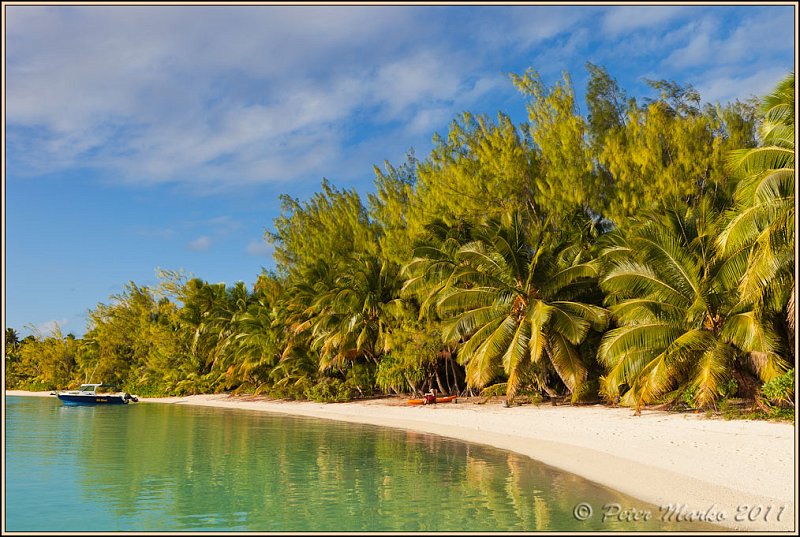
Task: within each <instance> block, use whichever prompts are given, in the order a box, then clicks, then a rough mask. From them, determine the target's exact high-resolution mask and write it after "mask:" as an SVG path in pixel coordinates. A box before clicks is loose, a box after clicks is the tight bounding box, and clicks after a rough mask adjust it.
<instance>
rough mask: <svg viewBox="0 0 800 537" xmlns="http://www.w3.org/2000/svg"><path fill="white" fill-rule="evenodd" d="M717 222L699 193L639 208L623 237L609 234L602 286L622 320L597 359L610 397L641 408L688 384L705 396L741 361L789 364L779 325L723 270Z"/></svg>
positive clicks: (701, 400)
mask: <svg viewBox="0 0 800 537" xmlns="http://www.w3.org/2000/svg"><path fill="white" fill-rule="evenodd" d="M717 222H719V218H718V215H717V214H716V212H715V211H713V210H712V208H711V207H710V206H709V204H708V203H701V204H700V206H699V207H698V208H696V209H694V210H688V209H685V210H678V209H674V210H669V211H666V212H664V213H661V214H655V213H653V214H647V215H643V216H642V218H641V219H640V220H639V223H638V224H636V225H634V226H633V228H632V231H631V233H629V234H628V236H627V237H622V236H621V235H617V236H616V237H614V238H609V239H607V240H609V242H610V247H609V248H608V249H607V250H606V251H605V252H604V254H605V255H604V256H603V257H604V259H605V261H606V263H607V264H608V271H607V273H606V274H605V275H604V277H603V278H602V279H601V287H602V289H603V290H604V291H605V292H606V293H607V295H608V298H607V301H608V302H609V304H610V310H611V313H612V315H613V319H614V320H615V322H616V323H617V325H618V327H617V328H614V329H612V330H609V331H608V332H607V333H606V334H605V336H604V337H603V340H602V342H601V345H600V349H599V354H598V359H599V361H600V362H601V363H602V364H603V365H604V366H605V367H606V368H607V374H606V376H605V377H604V378H603V386H602V389H603V392H604V394H605V395H606V396H607V397H608V398H609V399H611V400H620V401H621V402H622V403H623V404H629V405H634V406H636V407H637V408H639V407H641V406H642V405H646V404H650V403H654V402H657V401H659V400H661V399H662V398H664V397H665V396H666V395H667V394H669V393H672V394H673V395H675V394H677V393H678V392H679V391H681V390H684V391H685V390H689V391H690V393H693V394H695V395H694V397H695V401H696V403H697V404H698V405H699V406H708V405H711V404H713V403H714V401H715V400H716V399H717V398H718V397H719V394H720V388H721V386H722V384H723V383H724V382H725V381H726V380H728V379H729V378H731V375H732V372H733V370H734V369H735V368H737V367H748V368H750V369H751V370H753V371H754V372H755V373H757V374H758V375H759V376H760V377H761V379H762V380H769V379H771V378H773V377H774V376H775V375H776V374H778V373H779V372H782V371H784V370H785V368H786V363H785V361H784V359H783V358H781V356H780V352H781V351H782V350H783V349H782V347H781V341H780V339H779V338H778V336H777V334H775V332H774V330H773V329H772V328H771V326H769V324H768V323H766V322H764V321H763V320H762V319H761V318H759V317H758V316H757V315H755V314H754V312H753V311H752V308H749V307H748V306H747V305H746V304H744V303H742V302H740V301H739V297H738V293H737V291H736V288H735V282H733V283H732V282H731V280H730V278H727V277H726V274H727V272H726V270H727V269H728V268H729V266H728V265H729V261H730V260H729V259H726V258H724V257H721V256H719V255H718V252H717V251H716V249H715V242H714V241H715V238H716V235H717V226H718V224H717Z"/></svg>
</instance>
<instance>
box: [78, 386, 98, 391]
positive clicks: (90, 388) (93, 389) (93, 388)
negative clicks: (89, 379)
mask: <svg viewBox="0 0 800 537" xmlns="http://www.w3.org/2000/svg"><path fill="white" fill-rule="evenodd" d="M78 391H81V392H93V391H95V385H94V384H81V387H80V388H79V389H78Z"/></svg>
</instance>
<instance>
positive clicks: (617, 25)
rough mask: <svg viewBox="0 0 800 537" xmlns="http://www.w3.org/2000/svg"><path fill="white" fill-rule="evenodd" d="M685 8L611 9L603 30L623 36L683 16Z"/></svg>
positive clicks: (605, 18)
mask: <svg viewBox="0 0 800 537" xmlns="http://www.w3.org/2000/svg"><path fill="white" fill-rule="evenodd" d="M687 9H689V8H687V7H685V6H681V7H678V6H624V7H610V8H608V11H607V12H606V14H605V16H604V17H603V20H602V25H603V29H604V30H605V31H606V32H608V33H609V34H611V35H618V34H623V33H626V32H632V31H635V30H640V29H642V28H647V29H650V30H653V29H654V27H656V26H658V25H661V24H665V23H667V22H670V21H672V20H673V19H675V18H677V17H679V16H682V15H684V14H685V13H686V10H687Z"/></svg>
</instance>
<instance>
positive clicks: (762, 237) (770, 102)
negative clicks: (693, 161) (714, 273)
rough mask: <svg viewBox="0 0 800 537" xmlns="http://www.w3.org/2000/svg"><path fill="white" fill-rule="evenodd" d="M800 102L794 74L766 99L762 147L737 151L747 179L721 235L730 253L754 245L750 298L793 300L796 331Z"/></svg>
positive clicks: (747, 280)
mask: <svg viewBox="0 0 800 537" xmlns="http://www.w3.org/2000/svg"><path fill="white" fill-rule="evenodd" d="M794 104H795V98H794V74H793V73H792V74H790V75H789V76H787V77H786V78H785V79H784V80H782V81H781V82H780V83H779V84H778V86H777V87H776V89H775V91H774V92H773V93H771V94H770V95H768V96H766V97H765V98H764V99H763V101H762V111H763V113H764V120H763V123H762V125H761V129H760V130H761V138H762V141H763V144H762V146H760V147H756V148H753V149H742V150H738V151H734V152H732V153H731V156H730V162H729V163H730V166H731V169H732V170H733V171H734V172H736V173H737V174H739V175H740V176H741V177H742V179H741V180H740V182H739V184H738V186H737V189H736V205H735V207H734V208H733V209H732V210H731V211H730V213H729V216H728V218H729V224H728V225H727V227H726V228H725V229H724V230H723V232H722V233H721V234H720V236H719V239H718V244H719V246H720V248H721V250H722V252H723V253H725V254H726V255H728V254H730V253H731V252H735V251H739V250H742V249H743V248H746V249H747V250H748V256H747V260H746V263H745V264H743V265H742V273H741V275H740V279H739V281H738V287H739V291H740V293H741V295H742V298H743V299H744V300H745V301H747V302H749V303H753V304H755V305H756V307H759V308H762V309H764V308H765V309H783V308H784V307H785V306H786V305H787V301H788V302H789V303H790V304H789V306H791V307H789V308H787V309H788V311H787V316H788V319H787V320H788V323H789V331H790V332H794V312H793V310H794V299H793V297H794V285H795V283H794V263H795V259H794V237H795V229H794V218H795V209H794V203H795V199H794V180H795V178H794V163H795V156H794V150H795V140H794V128H795V118H794ZM790 290H791V291H790ZM790 295H791V296H790ZM771 300H774V301H777V305H776V304H773V303H770V301H771ZM776 306H777V307H776Z"/></svg>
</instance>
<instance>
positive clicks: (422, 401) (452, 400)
mask: <svg viewBox="0 0 800 537" xmlns="http://www.w3.org/2000/svg"><path fill="white" fill-rule="evenodd" d="M455 402H456V396H455V395H448V396H447V397H437V398H436V399H434V400H433V402H432V403H428V404H429V405H432V404H436V403H455ZM408 404H409V405H424V404H425V399H409V400H408Z"/></svg>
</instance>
